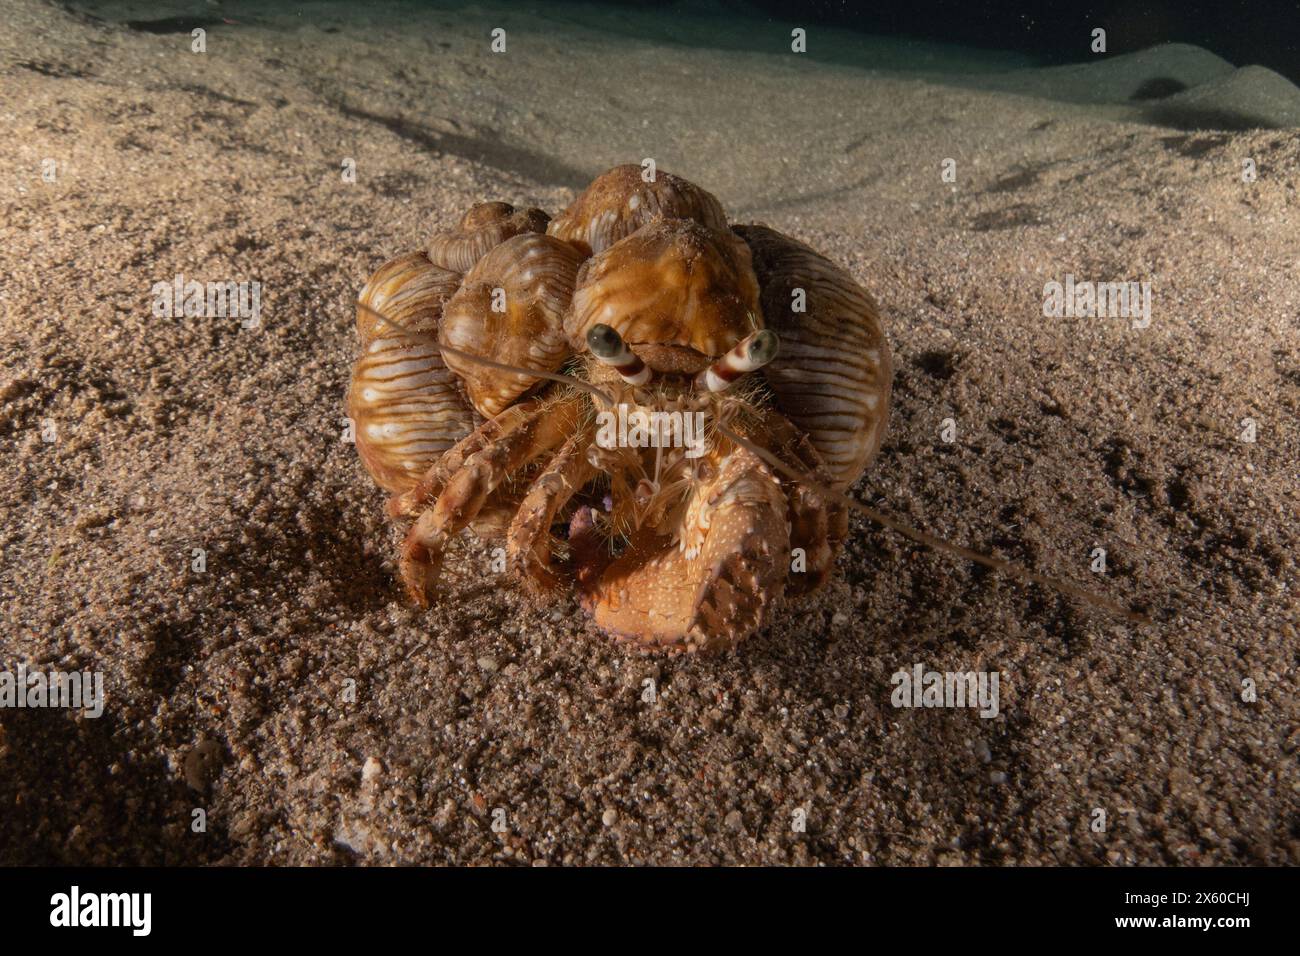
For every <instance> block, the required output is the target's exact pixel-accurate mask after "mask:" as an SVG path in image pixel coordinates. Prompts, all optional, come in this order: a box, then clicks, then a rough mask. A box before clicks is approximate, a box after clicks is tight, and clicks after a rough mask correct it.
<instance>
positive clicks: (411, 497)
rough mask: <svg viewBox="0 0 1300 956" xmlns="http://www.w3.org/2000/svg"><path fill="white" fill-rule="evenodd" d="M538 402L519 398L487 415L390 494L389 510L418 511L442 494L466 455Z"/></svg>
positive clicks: (394, 513) (510, 427) (397, 513)
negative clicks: (418, 475) (413, 479)
mask: <svg viewBox="0 0 1300 956" xmlns="http://www.w3.org/2000/svg"><path fill="white" fill-rule="evenodd" d="M539 407H540V403H539V402H537V401H531V402H520V403H519V404H518V405H512V406H510V407H509V408H507V409H506V410H505V411H503V412H502V413H501V414H500V415H498V416H496V417H495V418H490V419H488V420H487V421H485V422H484V423H483V424H482V425H480V426H479V427H478V428H477V429H475V430H474V431H472V432H470V433H469V434H468V435H466V436H465V437H464V438H462V439H461V440H460V441H459V442H457V443H456V444H455V445H453V446H452V447H450V448H448V449H447V450H446V451H445V452H444V453H443V454H442V457H440V458H439V459H438V460H437V461H435V462H434V463H433V465H432V466H430V468H429V470H428V471H426V472H425V473H424V477H422V478H421V479H420V480H419V481H418V482H416V484H415V486H414V487H412V488H410V489H409V490H407V491H404V492H402V493H401V494H400V495H393V497H392V498H390V499H389V501H388V514H389V516H391V517H393V518H401V517H404V516H410V515H415V514H418V513H419V512H420V511H421V509H423V508H424V507H425V506H426V505H428V504H429V502H431V501H433V500H434V499H435V498H437V497H438V495H440V494H442V489H443V488H444V487H445V486H446V484H447V482H448V481H449V480H450V479H451V477H452V475H454V474H456V472H458V471H460V469H461V468H463V467H464V465H465V462H466V460H467V459H469V457H470V456H471V455H473V454H475V453H476V452H478V451H481V450H482V449H483V448H484V447H486V446H487V445H488V444H490V443H492V442H495V441H498V440H499V439H501V438H503V437H505V436H506V435H508V434H510V433H511V432H512V431H514V430H515V429H516V428H518V427H520V425H521V424H522V423H524V422H526V421H528V420H530V419H531V418H532V417H534V416H535V415H536V412H537V409H538V408H539Z"/></svg>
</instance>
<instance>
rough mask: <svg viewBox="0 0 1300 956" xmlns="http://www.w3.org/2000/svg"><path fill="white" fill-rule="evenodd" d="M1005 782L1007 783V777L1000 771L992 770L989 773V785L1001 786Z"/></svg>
mask: <svg viewBox="0 0 1300 956" xmlns="http://www.w3.org/2000/svg"><path fill="white" fill-rule="evenodd" d="M1006 782H1007V775H1006V774H1005V773H1003V772H1002V771H1001V770H993V771H990V772H989V783H995V784H997V785H998V786H1001V785H1002V784H1004V783H1006Z"/></svg>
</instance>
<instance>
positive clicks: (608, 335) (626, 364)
mask: <svg viewBox="0 0 1300 956" xmlns="http://www.w3.org/2000/svg"><path fill="white" fill-rule="evenodd" d="M587 347H588V348H589V349H591V354H592V355H594V356H596V360H597V361H598V362H600V363H601V364H602V365H609V366H612V367H613V369H614V371H616V372H618V374H619V375H620V376H622V378H623V381H625V382H627V383H628V384H629V385H644V384H646V382H648V381H650V378H651V376H652V375H653V374H654V373H653V372H652V371H651V369H650V366H648V365H646V364H645V362H643V361H641V358H640V356H638V355H637V354H636V353H635V352H633V351H632V350H631V349H630V348H628V347H627V343H626V342H624V341H623V336H621V335H619V334H618V332H617V331H615V330H614V329H612V328H610V327H609V326H608V325H603V324H600V323H597V324H596V325H593V326H592V327H591V328H590V329H589V330H588V331H587Z"/></svg>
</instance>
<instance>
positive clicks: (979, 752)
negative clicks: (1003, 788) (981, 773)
mask: <svg viewBox="0 0 1300 956" xmlns="http://www.w3.org/2000/svg"><path fill="white" fill-rule="evenodd" d="M975 756H977V757H979V758H980V763H988V762H989V761H990V760H992V759H993V751H991V750H989V744H988V741H987V740H977V741H975ZM994 782H995V783H996V782H997V781H994Z"/></svg>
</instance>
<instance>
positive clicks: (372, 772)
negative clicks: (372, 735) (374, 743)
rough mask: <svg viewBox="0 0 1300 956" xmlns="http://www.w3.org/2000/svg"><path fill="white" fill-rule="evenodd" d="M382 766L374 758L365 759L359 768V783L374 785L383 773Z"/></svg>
mask: <svg viewBox="0 0 1300 956" xmlns="http://www.w3.org/2000/svg"><path fill="white" fill-rule="evenodd" d="M383 770H384V765H383V764H381V763H380V762H379V761H378V760H376V759H375V758H374V757H367V758H366V762H365V763H364V764H363V765H362V767H361V782H362V783H374V782H375V780H376V779H378V777H379V775H380V774H381V773H382V772H383Z"/></svg>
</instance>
